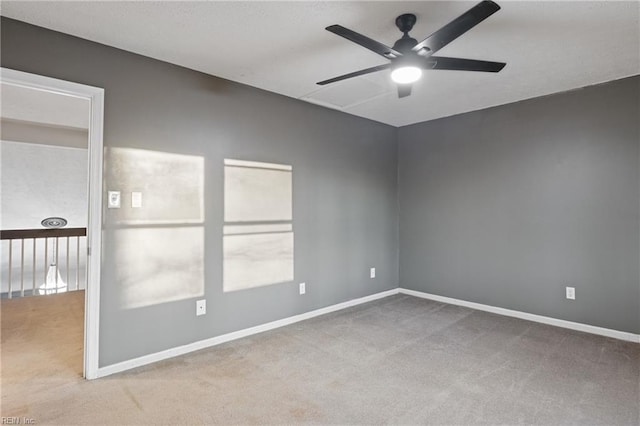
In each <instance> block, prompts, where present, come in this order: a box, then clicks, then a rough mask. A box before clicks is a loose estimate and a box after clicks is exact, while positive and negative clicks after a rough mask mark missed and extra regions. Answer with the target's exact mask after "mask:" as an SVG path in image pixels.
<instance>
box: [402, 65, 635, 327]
mask: <svg viewBox="0 0 640 426" xmlns="http://www.w3.org/2000/svg"><path fill="white" fill-rule="evenodd" d="M639 89H640V77H633V78H628V79H624V80H619V81H616V82H611V83H607V84H604V85H599V86H595V87H590V88H585V89H582V90H579V91H575V92H570V93H564V94H557V95H553V96H549V97H544V98H539V99H534V100H530V101H526V102H520V103H516V104H511V105H505V106H501V107H497V108H491V109H487V110H483V111H477V112H473V113H468V114H463V115H459V116H454V117H449V118H444V119H440V120H435V121H431V122H427V123H421V124H416V125H413V126H409V127H404V128H401V129H400V130H399V134H398V140H399V155H398V167H399V170H400V173H399V196H400V209H399V211H400V285H401V286H402V287H405V288H410V289H414V290H420V291H424V292H428V293H434V294H438V295H442V296H449V297H454V298H459V299H463V300H468V301H474V302H479V303H485V304H489V305H494V306H500V307H504V308H510V309H516V310H519V311H525V312H531V313H535V314H540V315H547V316H551V317H556V318H562V319H566V320H570V321H577V322H581V323H586V324H592V325H596V326H602V327H607V328H612V329H617V330H624V331H628V332H634V333H638V332H640V318H639V312H640V309H639V301H640V284H639V283H640V279H639V269H638V268H639V264H640V251H639V248H638V245H639V239H640V230H639V225H640V217H639V210H640V199H639V196H640V195H639V194H640V181H639V169H640V167H639V143H640V142H639V134H638V132H639V130H638V126H639V125H638V123H639V119H640V112H639V104H640V99H639V97H640V90H639ZM565 286H574V287H575V288H576V300H575V301H570V300H566V299H565V295H564V291H565V290H564V288H565Z"/></svg>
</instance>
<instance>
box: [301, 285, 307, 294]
mask: <svg viewBox="0 0 640 426" xmlns="http://www.w3.org/2000/svg"><path fill="white" fill-rule="evenodd" d="M306 292H307V284H306V283H300V294H305V293H306Z"/></svg>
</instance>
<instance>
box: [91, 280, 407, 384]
mask: <svg viewBox="0 0 640 426" xmlns="http://www.w3.org/2000/svg"><path fill="white" fill-rule="evenodd" d="M398 292H399V289H398V288H394V289H391V290H387V291H382V292H380V293H376V294H372V295H370V296H365V297H360V298H358V299H353V300H348V301H346V302H342V303H338V304H336V305H331V306H327V307H325V308H320V309H316V310H314V311H310V312H305V313H303V314H299V315H294V316H292V317H288V318H283V319H280V320H277V321H272V322H268V323H266V324H261V325H258V326H255V327H251V328H245V329H244V330H239V331H234V332H232V333H228V334H223V335H221V336H216V337H212V338H210V339H205V340H200V341H198V342H194V343H189V344H187V345H183V346H178V347H176V348H171V349H167V350H165V351H161V352H156V353H154V354H149V355H144V356H141V357H139V358H134V359H130V360H128V361H123V362H119V363H117V364H112V365H108V366H106V367H100V368H99V369H98V376H97V377H105V376H109V375H111V374H115V373H120V372H122V371H125V370H130V369H132V368H136V367H141V366H143V365H147V364H151V363H154V362H157V361H162V360H164V359H168V358H173V357H176V356H178V355H184V354H187V353H189V352H194V351H198V350H200V349H205V348H209V347H211V346H216V345H220V344H222V343H226V342H230V341H232V340H236V339H241V338H243V337H247V336H251V335H253V334H258V333H262V332H264V331H269V330H273V329H275V328H280V327H284V326H285V325H289V324H293V323H296V322H299V321H304V320H307V319H310V318H314V317H317V316H320V315H324V314H328V313H331V312H335V311H339V310H341V309H346V308H350V307H351V306H356V305H360V304H362V303H367V302H371V301H373V300H377V299H382V298H384V297H388V296H393V295H394V294H398Z"/></svg>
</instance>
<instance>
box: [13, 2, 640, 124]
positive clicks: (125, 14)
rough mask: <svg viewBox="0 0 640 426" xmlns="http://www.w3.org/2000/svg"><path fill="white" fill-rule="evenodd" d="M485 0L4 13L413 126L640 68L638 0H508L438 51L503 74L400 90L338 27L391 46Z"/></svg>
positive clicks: (435, 75)
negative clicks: (407, 27) (359, 73)
mask: <svg viewBox="0 0 640 426" xmlns="http://www.w3.org/2000/svg"><path fill="white" fill-rule="evenodd" d="M476 3H477V2H475V1H472V2H466V1H464V2H462V1H449V2H430V1H423V2H403V1H393V2H357V1H350V2H319V1H313V2H240V1H236V2H186V1H182V2H148V1H145V2H142V1H137V2H89V1H85V2H54V1H48V2H12V1H3V2H2V11H1V13H2V15H5V16H8V17H10V18H14V19H18V20H21V21H26V22H29V23H32V24H35V25H39V26H43V27H46V28H51V29H54V30H57V31H62V32H65V33H69V34H73V35H76V36H78V37H82V38H86V39H89V40H93V41H97V42H100V43H103V44H107V45H111V46H115V47H118V48H121V49H125V50H129V51H132V52H135V53H139V54H142V55H146V56H150V57H152V58H157V59H161V60H164V61H167V62H171V63H175V64H179V65H183V66H185V67H188V68H192V69H195V70H199V71H203V72H206V73H209V74H213V75H216V76H220V77H223V78H226V79H229V80H233V81H237V82H240V83H244V84H248V85H250V86H255V87H259V88H261V89H265V90H269V91H272V92H276V93H280V94H283V95H286V96H290V97H293V98H299V99H302V100H306V101H309V102H315V103H319V104H321V105H327V106H330V107H333V108H335V109H339V110H342V111H344V112H347V113H350V114H355V115H358V116H361V117H366V118H369V119H372V120H376V121H380V122H383V123H387V124H391V125H394V126H403V125H407V124H412V123H416V122H421V121H425V120H431V119H434V118H439V117H444V116H449V115H453V114H458V113H462V112H467V111H473V110H478V109H482V108H486V107H490V106H495V105H500V104H506V103H510V102H515V101H518V100H522V99H527V98H532V97H537V96H541V95H547V94H550V93H555V92H560V91H565V90H570V89H574V88H578V87H583V86H588V85H592V84H597V83H601V82H605V81H609V80H614V79H618V78H622V77H627V76H631V75H636V74H639V73H640V24H639V21H640V3H639V2H637V1H630V2H618V1H608V2H576V1H566V2H563V1H553V2H546V1H534V2H525V1H500V0H498V3H499V4H500V6H501V7H502V10H500V11H499V12H497V13H496V14H495V15H493V16H491V17H490V18H488V19H487V20H486V21H484V22H482V23H480V24H479V25H478V26H477V27H475V28H473V29H472V30H471V31H469V32H468V33H466V34H464V35H463V36H461V37H460V38H459V39H457V40H455V41H454V42H452V43H451V44H449V45H448V46H446V47H445V48H443V49H442V50H441V51H440V52H439V53H438V54H439V55H442V56H458V57H463V58H473V59H486V60H494V61H500V62H506V63H507V66H506V68H505V69H504V70H502V71H501V72H500V73H498V74H485V73H478V72H462V71H430V72H427V73H426V76H425V78H423V80H422V81H421V82H420V83H419V84H418V85H417V86H416V87H414V90H413V94H412V95H411V96H410V97H408V98H403V99H398V98H397V95H396V91H395V88H394V86H393V84H392V83H391V81H390V78H389V72H388V71H384V72H380V73H377V74H372V75H369V76H365V77H358V78H355V79H351V80H347V81H343V82H340V83H336V84H335V85H329V86H324V87H322V88H321V87H320V86H317V85H316V84H315V83H316V82H317V81H320V80H323V79H327V78H330V77H334V76H336V75H340V74H344V73H347V72H351V71H355V70H358V69H361V68H366V67H370V66H374V65H379V64H383V63H385V59H384V58H381V57H379V56H377V55H376V54H374V53H371V52H369V51H367V50H365V49H364V48H362V47H360V46H358V45H355V44H353V43H351V42H349V41H347V40H345V39H343V38H341V37H338V36H336V35H334V34H331V33H329V32H328V31H325V30H324V27H326V26H328V25H331V24H341V25H343V26H345V27H348V28H350V29H352V30H354V31H357V32H360V33H362V34H365V35H367V36H369V37H372V38H374V39H377V40H379V41H381V42H383V43H385V44H388V45H391V44H393V42H394V41H395V40H396V39H398V38H399V37H400V36H401V34H400V32H399V31H398V30H397V28H396V27H395V25H394V20H395V17H396V16H397V15H399V14H402V13H407V12H411V13H415V14H416V15H417V17H418V22H417V23H416V25H415V27H414V29H413V31H412V32H411V35H412V36H413V37H414V38H416V39H418V40H421V39H423V38H424V37H426V36H427V35H429V34H430V33H432V32H433V31H435V30H437V29H439V28H440V27H442V26H443V25H445V24H447V23H448V22H449V21H451V20H452V19H454V18H455V17H457V16H459V15H460V14H462V13H463V12H465V11H466V10H467V9H469V8H471V7H472V6H473V5H475V4H476Z"/></svg>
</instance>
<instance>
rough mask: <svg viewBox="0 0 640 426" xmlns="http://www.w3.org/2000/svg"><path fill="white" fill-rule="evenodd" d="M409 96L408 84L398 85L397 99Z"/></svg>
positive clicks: (409, 87)
mask: <svg viewBox="0 0 640 426" xmlns="http://www.w3.org/2000/svg"><path fill="white" fill-rule="evenodd" d="M410 94H411V85H410V84H398V97H399V98H406V97H407V96H409V95H410Z"/></svg>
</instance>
